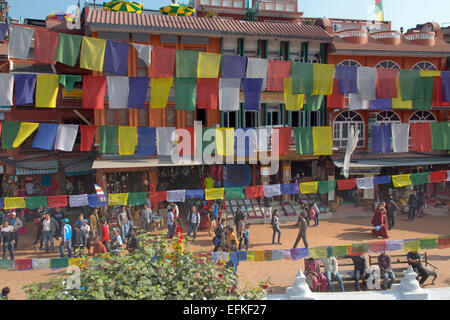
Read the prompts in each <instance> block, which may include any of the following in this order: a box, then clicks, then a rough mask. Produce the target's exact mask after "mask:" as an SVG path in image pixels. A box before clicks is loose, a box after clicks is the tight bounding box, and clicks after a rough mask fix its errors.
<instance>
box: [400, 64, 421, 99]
mask: <svg viewBox="0 0 450 320" xmlns="http://www.w3.org/2000/svg"><path fill="white" fill-rule="evenodd" d="M399 85H400V90H401V92H402V97H403V100H416V99H420V96H421V90H419V89H420V72H419V70H400V71H399Z"/></svg>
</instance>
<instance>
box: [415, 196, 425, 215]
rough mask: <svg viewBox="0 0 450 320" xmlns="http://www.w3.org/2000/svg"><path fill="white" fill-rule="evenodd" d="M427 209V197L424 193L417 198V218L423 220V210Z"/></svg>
mask: <svg viewBox="0 0 450 320" xmlns="http://www.w3.org/2000/svg"><path fill="white" fill-rule="evenodd" d="M424 207H425V197H424V196H423V192H419V195H418V197H417V218H422V217H423V216H424V213H423V208H424Z"/></svg>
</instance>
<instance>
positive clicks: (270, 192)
mask: <svg viewBox="0 0 450 320" xmlns="http://www.w3.org/2000/svg"><path fill="white" fill-rule="evenodd" d="M263 190H264V196H265V197H275V196H279V195H281V187H280V184H269V185H266V186H263Z"/></svg>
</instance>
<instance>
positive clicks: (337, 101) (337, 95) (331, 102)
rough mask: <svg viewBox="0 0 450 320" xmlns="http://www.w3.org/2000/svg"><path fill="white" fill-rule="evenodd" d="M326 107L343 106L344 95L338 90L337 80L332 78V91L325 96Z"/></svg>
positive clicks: (340, 107)
mask: <svg viewBox="0 0 450 320" xmlns="http://www.w3.org/2000/svg"><path fill="white" fill-rule="evenodd" d="M327 108H328V109H342V108H345V95H344V94H341V92H340V91H339V84H338V80H337V79H334V83H333V93H332V94H331V96H328V98H327Z"/></svg>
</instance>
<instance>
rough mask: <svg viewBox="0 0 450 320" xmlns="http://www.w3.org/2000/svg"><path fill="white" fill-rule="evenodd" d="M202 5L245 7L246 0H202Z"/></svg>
mask: <svg viewBox="0 0 450 320" xmlns="http://www.w3.org/2000/svg"><path fill="white" fill-rule="evenodd" d="M199 4H200V5H201V6H212V7H225V8H239V9H245V8H246V6H245V3H244V0H200V2H199Z"/></svg>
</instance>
